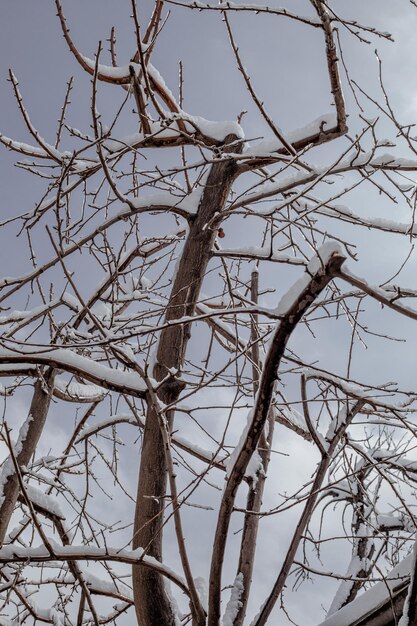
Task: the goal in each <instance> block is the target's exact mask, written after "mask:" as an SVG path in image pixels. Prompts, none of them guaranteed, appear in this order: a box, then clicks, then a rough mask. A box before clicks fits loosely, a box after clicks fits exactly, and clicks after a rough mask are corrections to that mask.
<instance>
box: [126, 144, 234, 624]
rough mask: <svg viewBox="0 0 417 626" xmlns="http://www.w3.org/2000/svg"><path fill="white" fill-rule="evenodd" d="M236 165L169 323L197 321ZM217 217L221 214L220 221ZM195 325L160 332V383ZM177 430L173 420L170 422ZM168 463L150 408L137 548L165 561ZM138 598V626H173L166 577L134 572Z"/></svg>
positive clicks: (223, 164)
mask: <svg viewBox="0 0 417 626" xmlns="http://www.w3.org/2000/svg"><path fill="white" fill-rule="evenodd" d="M236 140H237V138H236V137H235V136H233V135H231V136H228V137H226V140H225V144H226V148H225V149H224V152H228V151H233V152H240V151H241V149H242V146H241V144H233V145H232V147H227V144H228V143H231V142H235V141H236ZM236 170H237V168H236V162H235V160H234V159H232V158H230V159H224V160H221V161H219V162H217V163H214V164H213V165H212V166H211V170H210V173H209V175H208V177H207V181H206V182H205V185H204V191H203V194H202V196H201V200H200V203H199V206H198V210H197V214H196V216H195V218H194V220H193V221H192V223H191V225H190V231H189V235H188V237H187V239H186V242H185V244H184V250H183V253H182V256H181V259H180V261H179V264H178V269H177V273H176V276H175V278H174V282H173V287H172V292H171V297H170V301H169V305H168V307H167V313H166V317H165V322H169V321H172V320H176V319H179V318H181V317H183V316H193V315H194V313H195V308H196V304H197V299H198V296H199V293H200V289H201V285H202V282H203V280H204V276H205V273H206V269H207V265H208V262H209V260H210V258H211V255H212V252H211V251H212V247H213V244H214V241H215V238H216V235H217V227H218V222H219V219H220V218H221V211H222V209H223V207H224V205H225V202H226V200H227V197H228V195H229V191H230V188H231V185H232V183H233V180H234V178H235V175H236ZM217 214H219V216H218V218H217V219H216V216H217ZM190 327H191V323H190V322H187V323H184V324H177V325H174V326H171V327H168V328H165V329H164V330H163V331H161V334H160V337H159V343H158V348H157V353H156V363H155V367H154V372H153V373H152V375H153V377H154V378H155V379H156V380H157V381H160V380H162V379H163V378H164V377H166V376H167V375H168V374H169V371H168V370H169V369H171V368H174V369H175V370H177V371H178V374H179V372H180V370H181V367H182V364H183V360H184V355H185V351H186V347H187V343H188V340H189V337H190ZM181 388H182V387H181V384H180V383H179V382H178V381H174V380H172V379H171V380H170V381H169V382H167V383H165V384H164V385H163V386H162V387H161V389H160V390H159V391H158V394H157V395H158V398H159V400H161V401H162V402H163V403H164V404H169V403H170V402H174V401H175V400H176V399H177V398H178V396H179V394H180V392H181ZM168 421H169V426H170V429H171V430H172V421H173V415H172V414H171V415H170V416H169V418H168ZM166 472H167V467H166V461H165V453H164V445H163V438H162V433H161V425H160V416H159V415H158V413H157V411H156V410H155V407H154V406H153V404H152V403H149V405H148V410H147V415H146V424H145V430H144V435H143V446H142V453H141V460H140V469H139V479H138V491H137V499H136V511H135V520H134V535H133V547H134V548H137V547H142V548H144V549H145V550H146V551H147V554H149V555H150V556H153V557H155V558H156V559H158V560H159V561H161V560H162V526H163V515H164V508H165V497H166ZM133 594H134V600H135V608H136V615H137V619H138V623H139V626H156V625H159V624H160V625H161V626H162V625H163V626H174V613H173V610H172V607H171V603H170V600H169V597H168V595H167V593H166V590H165V584H164V580H163V578H162V576H161V575H159V574H158V573H156V572H153V571H150V570H149V571H145V568H141V567H134V568H133Z"/></svg>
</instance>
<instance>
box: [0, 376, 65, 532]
mask: <svg viewBox="0 0 417 626" xmlns="http://www.w3.org/2000/svg"><path fill="white" fill-rule="evenodd" d="M54 378H55V370H53V369H52V368H48V369H47V370H46V372H45V374H42V373H40V375H39V378H38V380H37V382H36V384H35V388H34V392H33V397H32V402H31V405H30V409H29V414H28V416H27V418H26V421H25V422H24V424H23V425H22V427H21V429H20V433H19V439H18V442H17V445H16V461H17V464H18V466H19V467H22V466H23V465H27V464H28V463H29V461H30V459H31V457H32V456H33V454H34V453H35V450H36V446H37V445H38V441H39V438H40V436H41V434H42V431H43V428H44V425H45V421H46V417H47V415H48V410H49V405H50V403H51V396H52V388H53V384H54ZM0 483H1V485H2V486H3V493H2V498H1V504H0V544H2V543H3V541H4V538H5V536H6V533H7V528H8V525H9V522H10V518H11V516H12V513H13V510H14V507H15V506H16V502H17V498H18V496H19V479H18V476H17V474H16V472H15V470H14V467H13V461H12V459H11V457H10V456H9V457H8V459H7V460H6V461H5V462H4V464H3V467H2V469H1V476H0Z"/></svg>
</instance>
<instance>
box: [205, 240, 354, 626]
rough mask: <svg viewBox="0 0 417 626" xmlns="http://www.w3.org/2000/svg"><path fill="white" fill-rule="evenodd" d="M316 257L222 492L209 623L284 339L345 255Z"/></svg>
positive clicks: (286, 318)
mask: <svg viewBox="0 0 417 626" xmlns="http://www.w3.org/2000/svg"><path fill="white" fill-rule="evenodd" d="M317 260H318V264H319V266H320V269H319V270H318V271H316V272H315V273H314V274H311V272H310V271H309V272H308V273H306V275H305V276H304V278H303V280H302V281H301V282H300V283H297V289H294V291H292V292H291V300H290V301H289V302H288V303H287V304H286V306H285V309H284V311H283V314H282V320H281V322H280V323H279V324H278V326H277V329H276V330H275V333H274V336H273V338H272V340H271V344H270V348H269V351H268V354H267V356H266V359H265V363H264V367H263V371H262V377H261V380H260V383H259V390H258V393H257V396H256V402H255V406H254V409H253V417H252V420H251V422H250V424H249V427H248V429H247V433H246V436H245V437H244V439H243V441H242V443H241V447H240V451H239V454H238V456H237V459H236V461H235V464H234V466H233V468H232V471H231V473H230V476H229V479H228V481H227V483H226V486H225V489H224V492H223V498H222V501H221V504H220V510H219V515H218V520H217V527H216V532H215V536H214V545H213V552H212V561H211V568H210V591H209V614H208V626H217V625H218V623H219V619H220V603H221V579H222V570H223V561H224V555H225V549H226V541H227V535H228V531H229V525H230V518H231V515H232V512H233V506H234V502H235V498H236V494H237V491H238V488H239V486H240V484H241V483H242V481H243V479H244V477H245V472H246V470H247V467H248V465H249V462H250V460H251V458H252V455H253V454H254V452H255V450H256V448H257V445H258V443H259V440H260V437H261V434H262V432H263V430H264V427H265V424H266V421H267V419H268V415H269V413H270V408H271V402H272V398H273V393H274V388H275V383H276V379H277V373H278V368H279V365H280V363H281V359H282V357H283V355H284V352H285V348H286V345H287V342H288V340H289V338H290V336H291V334H292V332H293V331H294V329H295V328H296V326H297V324H298V323H299V321H300V320H301V319H302V317H303V315H304V314H305V312H306V311H307V310H308V308H309V307H310V305H311V304H312V302H314V300H315V299H316V297H317V296H318V295H319V294H320V293H321V291H322V290H323V289H324V288H325V287H326V286H327V285H328V283H329V282H330V281H331V280H332V278H333V277H334V276H335V275H336V273H337V272H338V270H339V269H340V267H341V265H342V263H343V262H344V260H345V257H344V256H342V255H341V254H340V252H339V251H336V250H334V249H333V250H329V253H328V258H327V259H326V260H323V259H322V257H321V256H319V257H318V259H315V261H317ZM312 263H313V265H312V266H310V267H314V266H315V263H314V261H312ZM284 301H285V296H284ZM294 554H295V552H294ZM277 597H278V596H277ZM275 600H276V598H274V599H273V601H272V605H271V606H268V608H267V610H269V612H270V610H272V606H273V604H274V603H275ZM268 602H269V600H268ZM264 608H265V607H264ZM268 615H269V613H268Z"/></svg>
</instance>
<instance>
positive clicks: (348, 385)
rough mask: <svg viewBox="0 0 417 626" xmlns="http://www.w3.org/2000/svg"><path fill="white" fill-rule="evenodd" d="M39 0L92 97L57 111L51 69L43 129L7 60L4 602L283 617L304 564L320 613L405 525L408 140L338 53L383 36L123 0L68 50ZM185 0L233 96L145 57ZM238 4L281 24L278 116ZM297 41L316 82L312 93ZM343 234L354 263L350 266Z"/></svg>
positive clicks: (88, 612) (201, 619)
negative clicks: (16, 190) (110, 24)
mask: <svg viewBox="0 0 417 626" xmlns="http://www.w3.org/2000/svg"><path fill="white" fill-rule="evenodd" d="M55 4H56V10H57V15H58V20H59V22H58V23H57V26H58V27H60V28H61V31H62V34H63V36H64V39H65V42H66V45H67V47H68V49H69V51H70V53H71V54H72V57H73V62H74V64H76V65H77V66H78V67H80V68H81V69H82V70H83V71H84V73H85V75H86V76H87V77H88V78H89V80H90V81H91V85H90V95H91V101H90V103H89V104H88V103H87V102H86V103H85V107H86V108H85V112H86V115H85V120H83V123H82V128H81V129H79V128H78V127H76V126H75V125H74V124H73V123H72V122H71V98H72V93H73V89H74V84H73V79H70V80H69V81H68V84H67V90H66V93H65V96H64V102H63V106H62V109H61V112H60V115H59V120H58V128H57V131H56V134H55V138H54V139H51V138H50V137H51V136H52V135H50V137H49V138H48V139H44V138H43V136H42V133H41V132H40V131H39V130H38V129H37V127H36V126H35V124H34V123H33V122H32V120H31V117H30V115H29V113H28V109H27V108H26V98H24V97H23V95H22V92H21V88H20V85H19V82H18V78H17V77H16V76H15V74H14V73H13V71H12V70H10V73H9V80H10V84H11V87H12V90H13V94H14V97H15V101H16V106H17V108H18V110H19V113H20V114H21V117H22V120H23V122H24V124H25V126H26V133H27V134H28V135H29V136H30V139H27V142H25V143H22V142H21V141H18V140H17V139H14V138H13V139H12V138H9V137H7V136H5V135H0V141H1V142H2V144H3V145H4V146H5V147H7V148H9V149H10V150H12V151H13V152H15V153H18V155H19V156H18V158H19V161H18V166H19V167H20V168H22V169H23V170H25V171H27V172H28V173H30V174H32V175H33V176H34V177H36V178H40V180H41V183H42V185H43V192H42V193H41V194H40V197H39V199H38V201H36V204H35V206H34V207H33V208H31V209H28V210H26V211H25V212H23V213H22V212H20V213H19V214H17V215H16V214H13V215H11V216H5V219H4V220H3V222H2V224H1V226H2V234H3V238H4V250H5V251H7V250H9V249H11V244H10V240H11V237H12V236H14V235H17V237H18V238H17V243H16V244H15V242H14V239H13V244H12V245H13V247H14V246H16V247H15V248H14V253H15V257H14V258H15V259H16V263H17V264H18V265H19V267H20V265H22V266H23V267H22V272H21V273H20V274H19V275H15V276H12V277H10V276H8V277H4V278H3V279H2V280H1V282H0V289H1V291H0V305H1V307H2V317H1V318H0V323H1V325H2V330H3V332H2V335H1V342H0V343H1V348H0V368H1V373H2V376H4V377H5V380H6V381H7V382H6V385H5V386H4V387H3V388H2V394H3V397H4V421H3V428H2V438H3V443H4V452H5V455H4V456H5V460H4V463H3V465H2V469H1V487H2V497H1V500H0V541H1V544H2V547H1V548H0V563H1V564H2V568H1V571H0V576H1V578H2V585H1V587H0V594H1V601H2V605H1V611H2V613H3V614H4V616H5V617H4V618H2V620H3V622H4V623H9V622H8V621H7V620H11V622H10V623H37V622H43V623H51V624H80V625H81V624H107V623H117V624H122V623H132V620H134V619H135V618H134V615H135V616H136V619H137V622H138V624H139V625H140V626H151V625H153V626H154V625H156V624H161V625H162V624H163V625H167V626H174V625H176V626H177V625H178V624H187V623H190V624H193V625H194V626H203V625H207V626H217V625H218V624H220V622H221V620H222V623H223V624H224V625H225V626H232V625H233V626H241V625H243V624H249V623H252V624H253V626H263V625H264V624H267V623H268V624H272V623H275V624H276V623H279V624H281V623H283V624H284V623H287V621H291V619H292V611H293V604H292V601H291V597H290V598H288V596H289V595H290V593H291V592H290V590H291V588H292V587H294V585H295V588H296V589H298V586H299V585H300V584H301V582H303V581H306V579H308V580H315V579H317V580H318V581H319V583H320V584H319V585H318V586H317V587H316V589H317V588H318V589H321V590H323V595H320V594H319V596H320V597H317V598H316V601H317V605H318V606H320V604H321V603H326V604H327V606H326V609H327V610H328V614H329V616H331V615H334V614H335V613H336V612H337V611H338V610H339V609H342V608H343V607H345V606H347V605H351V603H352V602H353V601H354V600H355V598H356V597H357V595H358V593H359V592H361V591H362V590H363V589H366V588H368V587H369V586H372V585H373V584H374V583H375V582H377V581H380V580H386V579H387V572H389V571H390V570H391V568H392V567H394V566H396V565H397V564H398V563H399V562H400V561H401V560H402V559H403V558H404V556H406V555H407V554H408V553H409V551H410V549H411V548H412V545H413V536H414V533H415V494H414V492H415V479H416V471H417V464H416V461H415V460H414V459H415V435H416V432H415V419H414V413H415V401H416V398H417V395H416V386H415V381H412V383H413V384H410V385H409V384H408V379H407V377H403V380H401V381H400V384H399V383H397V382H392V379H394V378H395V379H396V378H397V374H398V373H399V372H398V370H399V369H401V368H399V367H398V362H399V359H400V356H399V355H400V352H399V349H400V348H398V347H397V343H401V342H402V341H403V339H404V338H407V337H412V334H413V333H415V330H414V328H415V322H416V320H417V311H416V310H415V309H414V308H412V306H410V305H409V304H408V300H409V299H412V298H414V297H415V296H416V294H417V291H415V290H414V288H413V285H411V288H410V287H404V286H402V285H403V276H407V272H408V273H409V275H410V276H411V277H412V276H413V273H412V270H413V264H414V262H415V256H414V244H413V240H414V237H415V235H416V232H417V230H416V227H415V224H414V216H415V202H416V193H415V181H414V176H415V172H416V170H417V158H416V154H417V152H416V141H417V140H416V138H415V137H414V130H413V124H412V123H408V122H407V123H403V122H402V121H401V120H400V119H399V118H398V117H397V116H396V114H395V113H394V107H393V105H392V103H391V96H390V93H389V89H388V87H386V86H385V82H384V76H383V73H382V66H381V64H380V62H379V57H378V56H377V61H378V71H377V73H376V77H377V82H376V83H375V84H371V82H370V80H369V83H370V84H369V85H368V84H367V83H366V84H363V83H364V81H358V80H357V79H356V76H355V74H354V69H355V64H354V63H352V66H353V69H352V70H351V69H350V67H351V64H350V63H349V59H348V57H349V56H350V55H351V53H352V50H353V49H354V48H352V47H351V46H356V45H357V44H359V45H360V49H361V50H362V49H366V48H369V46H368V45H367V44H368V43H369V42H370V41H371V42H372V44H373V45H375V42H378V44H379V45H381V46H382V47H383V49H384V50H385V47H386V46H387V45H388V44H391V45H392V43H391V42H392V39H393V38H392V36H391V35H390V34H389V33H387V32H385V30H379V29H378V28H377V27H375V26H369V25H367V24H362V23H361V21H360V19H359V18H360V15H354V16H353V17H351V16H348V15H345V14H347V12H348V11H349V10H350V8H349V7H347V8H346V7H345V6H340V7H339V4H340V3H339V4H338V3H336V2H334V3H333V2H331V3H330V2H325V1H324V0H310V1H307V0H305V1H304V2H297V6H295V3H294V4H293V3H288V8H286V7H285V8H276V7H275V6H274V5H272V4H271V6H265V5H247V4H244V3H242V4H238V5H235V4H232V3H225V4H220V5H214V4H203V3H199V2H193V3H189V4H187V3H185V2H179V1H177V0H165V1H163V0H156V2H155V5H154V6H152V7H150V6H147V5H146V4H145V6H143V7H142V6H136V4H135V2H134V1H132V3H131V14H132V15H131V25H132V31H133V35H134V37H133V39H132V51H131V56H130V57H129V56H128V57H127V58H126V59H125V60H123V61H119V60H118V56H119V55H117V56H116V49H117V45H116V31H115V29H112V30H111V33H110V38H109V40H108V43H109V46H108V47H109V51H107V50H106V49H105V48H107V45H106V46H104V45H103V42H104V41H106V40H105V38H104V36H103V39H102V41H100V42H97V45H96V48H95V50H94V49H93V47H92V50H93V52H92V53H91V54H90V56H89V57H88V56H86V54H87V53H84V51H82V50H81V47H79V46H78V44H77V32H76V31H77V28H75V27H73V28H72V29H71V30H70V25H69V20H68V21H67V19H66V17H65V14H64V8H63V6H62V4H61V1H60V0H56V3H55ZM339 9H340V12H339ZM402 9H403V10H404V11H407V12H409V14H410V15H413V14H414V13H413V12H414V10H415V8H414V3H413V2H411V3H410V4H408V3H406V2H404V3H402ZM298 11H299V12H298ZM171 12H172V17H170V15H171ZM352 12H354V11H353V9H352ZM339 13H340V14H339ZM358 13H359V14H360V10H358ZM190 14H192V15H193V16H194V15H195V18H196V19H197V21H198V22H200V21H201V22H202V23H203V24H204V23H205V20H212V19H213V20H215V22H207V23H208V24H212V23H215V24H216V28H218V29H219V32H223V34H224V37H225V39H224V41H225V42H228V45H229V48H228V51H229V52H228V53H229V55H230V58H231V59H232V60H233V63H234V65H235V70H237V73H238V74H239V75H240V81H241V86H242V88H243V91H242V96H236V98H235V100H236V103H235V108H236V115H237V121H232V122H215V121H208V120H206V119H204V118H203V117H199V116H195V115H191V114H189V113H187V112H185V110H184V109H185V105H184V102H183V99H184V93H185V88H186V86H187V81H186V80H185V70H184V68H183V64H182V62H181V63H180V64H179V86H178V89H177V90H176V92H177V93H178V95H174V91H175V85H174V84H172V81H171V82H169V81H168V79H167V81H165V80H164V78H163V77H162V76H161V74H160V73H159V71H158V70H157V69H156V65H154V64H153V63H154V62H155V63H157V61H155V58H156V59H158V54H159V53H158V46H159V45H160V42H161V40H163V38H164V37H169V38H170V39H169V42H170V46H171V47H172V48H174V47H175V41H176V39H174V38H173V36H172V31H170V30H169V28H170V23H171V22H173V25H174V27H175V28H177V27H178V28H179V29H180V30H179V33H180V34H179V35H178V36H185V27H186V26H187V24H188V22H187V20H188V19H189V18H188V17H186V16H188V15H190ZM193 19H194V18H193ZM249 23H250V24H252V28H253V29H256V28H258V29H259V30H260V32H262V29H263V28H265V29H266V30H265V33H266V32H270V30H269V29H272V31H273V33H276V34H275V35H274V37H276V38H277V39H279V37H280V36H281V34H282V36H283V37H287V38H288V37H296V38H297V37H298V41H299V42H304V55H307V56H304V58H303V60H302V63H301V64H300V76H301V77H302V81H303V80H304V81H306V82H305V84H304V85H303V82H302V81H301V84H302V89H301V96H303V98H304V99H303V100H302V101H301V105H302V106H300V97H301V96H300V94H293V93H291V90H289V89H286V88H285V84H283V85H282V90H281V93H280V97H281V98H282V99H283V100H285V101H286V102H289V103H290V104H289V105H288V104H287V106H293V105H292V102H294V107H296V108H297V112H298V110H300V111H301V113H300V114H301V118H302V119H301V118H300V128H298V129H297V130H281V128H280V119H278V118H279V103H278V104H277V103H275V102H270V103H268V104H267V103H266V101H265V98H264V95H263V94H262V93H260V92H258V89H257V83H258V79H257V77H256V75H253V74H252V73H251V72H250V71H249V69H248V68H247V66H246V63H247V60H246V55H247V54H248V52H247V51H245V50H244V47H243V48H242V49H241V47H240V40H239V33H240V29H242V27H243V26H245V25H246V24H249ZM193 24H195V22H193ZM178 25H179V26H178ZM184 25H185V27H184ZM181 27H182V29H183V30H181ZM266 39H268V38H266ZM352 41H353V43H351V42H352ZM90 43H91V42H90ZM106 43H107V42H106ZM248 43H249V44H250V41H249V42H248ZM267 43H269V44H270V51H269V56H268V58H267V59H262V62H260V59H257V63H256V65H257V67H256V69H257V70H258V71H259V73H260V75H263V74H264V73H265V72H266V73H267V76H268V82H270V81H273V80H274V78H273V73H274V71H275V64H276V63H278V60H280V61H282V59H280V57H279V56H277V55H276V54H275V51H274V46H275V45H278V44H275V40H273V39H271V40H268V41H267ZM345 49H347V51H348V55H347V57H345V53H344V51H345ZM355 50H356V48H355ZM365 53H366V50H365V51H364V52H363V54H364V55H365ZM361 55H362V52H361ZM306 58H309V59H313V60H314V64H315V65H314V75H313V76H310V80H312V83H313V84H314V85H315V86H316V90H317V93H318V94H319V93H320V98H322V97H323V93H325V94H326V95H325V99H324V101H325V102H326V103H327V104H326V105H325V106H326V110H325V111H324V114H322V115H320V116H319V117H317V118H314V115H313V114H312V113H313V111H314V110H315V108H316V105H315V104H314V97H315V93H314V92H311V93H310V94H309V97H308V98H307V97H306V93H307V84H308V82H307V81H308V77H307V74H308V73H309V72H310V69H309V68H308V67H307V71H306V67H304V65H303V64H304V62H305V59H306ZM360 58H361V59H362V56H361V57H360ZM363 58H364V59H365V58H366V57H365V56H364V57H363ZM184 61H185V63H187V62H188V60H187V59H184ZM226 69H228V68H227V64H226V66H225V68H220V67H218V68H216V71H217V72H218V73H219V74H220V75H221V76H222V80H224V81H227V78H226V74H225V70H226ZM36 70H37V71H40V72H41V71H42V69H39V68H36ZM287 73H288V68H285V67H284V68H283V70H282V74H283V76H284V77H286V76H287ZM223 74H224V78H223ZM277 75H279V71H277ZM197 78H200V79H201V80H202V81H203V82H204V76H201V75H200V76H197ZM82 80H84V78H83V79H82ZM277 80H278V78H277ZM106 84H107V87H111V88H112V89H113V90H115V91H116V94H117V95H116V96H113V95H112V100H111V106H109V104H108V101H106V97H107V94H108V93H109V92H108V91H107V90H106ZM22 87H23V91H24V86H22ZM102 88H103V89H104V91H102ZM188 89H190V87H188ZM192 89H198V85H197V84H195V85H193V86H192ZM224 89H225V90H227V82H225V86H224ZM344 91H345V92H346V95H344ZM221 95H222V94H218V96H217V98H218V100H220V101H221ZM28 101H30V96H29V98H28ZM47 104H48V100H47V98H46V94H45V106H47ZM246 105H247V108H248V111H245V110H242V108H243V107H244V106H246ZM87 106H89V110H88V109H87ZM320 106H321V100H320ZM102 107H104V108H105V109H106V114H103V113H102ZM109 109H113V111H112V112H111V111H110V110H109ZM132 109H133V110H132ZM328 109H330V110H331V111H332V112H331V113H327V112H326V111H327V110H328ZM348 111H349V114H348ZM375 112H377V117H375ZM48 114H50V112H48ZM348 115H349V117H348ZM312 118H313V119H312ZM348 122H349V130H348ZM126 128H128V129H129V131H128V132H126V130H125V129H126ZM388 149H389V150H390V152H389V153H388V152H387V150H388ZM340 198H343V200H342V202H343V203H344V204H340V202H341V200H340ZM393 207H394V208H395V211H396V214H394V215H393ZM397 214H398V215H397ZM398 241H400V242H401V243H398ZM364 248H367V250H364ZM17 250H18V252H17V253H16V251H17ZM398 250H401V254H400V255H399V256H401V262H400V263H398V254H397V255H395V254H393V251H398ZM362 252H363V254H364V255H365V259H366V263H365V266H363V265H362V266H361V268H362V273H363V271H364V270H365V272H366V273H367V277H366V278H359V277H358V276H357V275H356V272H355V273H354V272H353V269H354V264H355V262H356V261H357V260H358V259H359V263H360V259H361V253H362ZM370 257H371V258H373V264H372V265H373V266H372V265H371V264H370V262H369V258H370ZM9 259H10V257H8V256H7V257H6V264H7V263H10V265H11V262H10V260H9ZM10 270H11V268H10ZM7 273H11V272H9V271H8V272H7ZM400 274H401V279H400V278H399V276H400ZM275 291H277V292H278V294H275V293H274V292H275ZM385 320H386V321H385ZM399 321H400V322H401V324H399V323H398V322H399ZM408 324H409V325H408ZM410 329H411V330H410ZM400 332H401V336H400ZM407 333H408V335H407ZM363 347H369V350H368V353H369V354H370V355H371V356H366V355H365V352H364V351H363ZM400 347H401V348H403V349H404V350H405V351H407V350H408V351H409V350H410V343H407V342H405V344H404V346H403V345H401V346H400ZM359 357H360V358H359ZM396 360H397V362H396ZM387 381H388V382H387ZM404 381H405V384H403V383H404ZM29 390H30V393H29ZM23 406H25V407H26V411H27V418H26V419H25V420H22V419H21V418H20V415H19V414H20V413H21V411H22V410H23ZM63 416H64V417H65V424H63V425H62V426H61V432H60V433H59V436H58V437H56V434H55V435H54V424H55V428H56V422H57V421H58V420H60V419H61V418H62V417H63ZM18 425H20V430H19V432H18V434H17V426H18ZM55 433H56V431H55ZM58 447H59V449H58ZM284 529H285V530H284ZM411 561H412V559H411V558H410V557H409V559H408V560H407V561H405V563H406V567H405V569H404V567H403V568H402V569H401V572H400V574H398V575H397V574H395V576H397V577H398V580H399V581H401V584H402V585H403V586H404V584H406V583H407V580H408V578H407V577H408V576H409V575H410V573H411V569H412V566H411ZM388 578H389V576H388ZM323 579H324V580H326V581H327V579H330V582H329V583H328V584H327V583H326V585H325V584H324V583H323V582H322V581H323ZM396 580H397V578H396V579H395V581H396ZM391 582H392V581H391ZM332 583H333V584H332ZM389 584H390V581H389V580H388V582H387V585H388V586H389ZM306 587H307V583H305V585H304V586H303V587H301V590H299V593H301V592H302V591H303V590H305V589H306ZM413 589H414V583H413V584H412V585H410V594H409V602H408V604H409V606H411V607H413V606H415V597H414V595H413V593H414V592H413ZM324 590H326V597H324ZM331 592H333V593H334V594H335V595H334V598H333V600H330V601H328V600H329V598H330V595H331ZM115 600H116V603H115ZM403 600H404V598H403ZM403 600H402V601H403ZM352 606H353V605H352ZM399 610H400V611H401V610H402V608H401V607H400V609H399ZM412 612H413V610H408V613H409V617H406V616H404V618H403V622H404V621H405V623H406V624H413V623H414V621H413V620H414V619H415V618H414V617H413V616H412ZM344 615H346V612H345V613H344ZM352 615H353V614H352ZM391 616H392V611H391ZM297 619H299V618H297ZM304 619H305V618H304ZM330 619H332V618H330ZM13 620H14V621H13ZM311 620H313V621H311V623H316V621H314V620H315V617H313V615H312V616H311ZM352 620H353V617H352ZM304 623H305V621H304ZM352 623H353V621H352ZM381 623H382V622H381Z"/></svg>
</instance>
